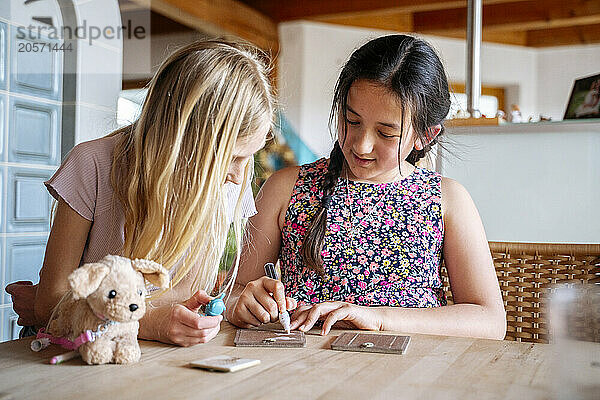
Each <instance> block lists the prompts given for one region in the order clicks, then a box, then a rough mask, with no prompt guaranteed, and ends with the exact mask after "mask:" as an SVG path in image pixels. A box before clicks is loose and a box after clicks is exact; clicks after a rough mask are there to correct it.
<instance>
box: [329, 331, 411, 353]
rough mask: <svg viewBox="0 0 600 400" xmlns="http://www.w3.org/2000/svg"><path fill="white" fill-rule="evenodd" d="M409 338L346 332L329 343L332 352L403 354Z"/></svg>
mask: <svg viewBox="0 0 600 400" xmlns="http://www.w3.org/2000/svg"><path fill="white" fill-rule="evenodd" d="M409 343H410V336H400V335H382V334H373V333H353V332H346V333H342V334H341V335H340V336H338V338H337V339H335V340H334V341H333V343H331V349H332V350H341V351H363V352H368V353H389V354H404V352H405V351H406V349H407V347H408V344H409Z"/></svg>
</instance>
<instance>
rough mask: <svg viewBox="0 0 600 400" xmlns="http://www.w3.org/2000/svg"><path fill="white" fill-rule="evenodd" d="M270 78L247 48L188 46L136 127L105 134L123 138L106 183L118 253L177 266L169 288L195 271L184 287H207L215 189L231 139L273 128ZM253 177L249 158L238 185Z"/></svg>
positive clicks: (218, 202) (216, 246) (220, 239)
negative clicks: (121, 232)
mask: <svg viewBox="0 0 600 400" xmlns="http://www.w3.org/2000/svg"><path fill="white" fill-rule="evenodd" d="M268 73H269V67H268V62H267V58H266V57H265V56H264V55H263V54H260V53H259V52H258V51H257V50H256V49H255V48H253V47H251V46H248V45H243V44H239V43H232V42H228V41H223V40H209V41H199V42H195V43H193V44H190V45H188V46H185V47H183V48H181V49H179V50H177V51H176V52H175V53H174V54H172V55H171V56H170V57H168V58H167V59H166V60H165V61H164V62H163V63H162V65H161V66H160V67H159V70H158V71H157V73H156V74H155V75H154V78H153V79H152V81H151V82H150V84H149V91H148V95H147V97H146V100H145V102H144V104H143V107H142V111H141V114H140V117H139V118H138V120H137V121H136V122H134V123H133V124H132V125H130V126H128V127H125V128H122V129H120V130H118V131H116V132H114V133H113V134H122V136H121V137H120V138H119V139H118V140H117V144H116V147H115V151H114V155H113V167H112V172H111V182H112V185H113V188H114V189H115V193H116V196H117V198H118V199H119V200H120V202H121V203H122V204H123V208H124V214H125V244H124V247H123V255H124V256H127V257H130V258H147V259H150V260H154V261H157V262H159V263H161V264H163V265H164V266H165V267H166V268H168V269H172V268H173V267H174V266H176V265H177V272H176V273H175V275H174V276H173V278H172V281H171V286H175V285H177V283H179V282H180V281H181V280H182V279H183V278H184V277H185V276H186V274H188V272H189V271H190V269H191V268H192V267H193V266H194V265H198V264H199V265H200V268H197V271H198V272H197V274H196V275H195V277H194V281H193V284H192V290H197V289H204V290H206V291H210V290H211V289H212V288H213V287H214V285H215V282H216V277H217V273H218V268H219V261H220V259H221V255H222V252H223V250H224V247H225V243H226V240H227V232H228V228H229V227H228V226H226V222H225V220H226V218H225V208H224V199H223V190H222V187H223V184H224V182H225V179H226V175H227V171H228V168H229V165H230V163H231V161H232V158H233V152H234V146H235V144H236V142H238V141H240V140H247V139H249V138H251V137H252V135H255V134H256V133H257V132H259V131H261V130H264V127H265V124H270V123H272V120H273V114H274V112H273V108H274V98H273V93H272V91H271V86H270V84H269V79H268ZM252 173H253V165H252V161H250V162H249V163H248V165H247V167H246V171H245V179H244V185H247V184H248V181H249V179H250V176H251V175H252ZM244 189H245V188H244V187H243V188H242V190H241V192H240V193H244ZM240 203H241V202H240V199H238V204H237V207H236V210H235V215H234V227H235V232H236V240H237V244H238V246H237V247H238V256H237V259H236V262H235V266H234V270H237V266H238V264H239V249H240V247H241V246H240V242H241V223H240V220H241V217H240V214H241V212H240ZM233 275H234V276H235V272H234V274H233Z"/></svg>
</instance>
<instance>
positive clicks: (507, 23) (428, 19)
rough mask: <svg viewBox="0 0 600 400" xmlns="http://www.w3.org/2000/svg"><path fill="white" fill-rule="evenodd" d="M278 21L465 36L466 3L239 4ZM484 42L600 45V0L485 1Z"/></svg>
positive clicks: (281, 0) (249, 0) (290, 0)
mask: <svg viewBox="0 0 600 400" xmlns="http://www.w3.org/2000/svg"><path fill="white" fill-rule="evenodd" d="M238 3H244V5H246V6H249V7H250V8H252V9H254V10H256V11H258V12H259V13H260V14H263V15H264V16H266V17H268V18H269V19H271V20H272V21H273V22H275V23H279V22H283V21H293V20H299V19H305V20H313V21H321V22H327V23H334V24H342V25H350V26H358V27H367V28H374V29H386V30H393V31H399V32H415V33H421V34H430V35H438V36H445V37H452V38H464V37H465V36H466V24H467V22H466V21H467V8H466V5H467V1H466V0H238ZM482 18H483V41H487V42H494V43H505V44H515V45H521V46H528V47H547V46H565V45H580V44H590V43H600V0H483V17H482Z"/></svg>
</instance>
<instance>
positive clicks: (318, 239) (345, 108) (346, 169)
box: [227, 35, 506, 339]
mask: <svg viewBox="0 0 600 400" xmlns="http://www.w3.org/2000/svg"><path fill="white" fill-rule="evenodd" d="M449 107H450V96H449V91H448V82H447V78H446V74H445V72H444V68H443V66H442V64H441V62H440V60H439V58H438V56H437V55H436V53H435V51H434V50H433V49H432V48H431V47H430V45H429V44H427V43H426V42H424V41H423V40H420V39H417V38H414V37H411V36H405V35H392V36H385V37H381V38H378V39H374V40H372V41H370V42H368V43H367V44H365V45H364V46H362V47H361V48H359V49H358V50H356V51H355V52H354V53H353V54H352V56H351V57H350V59H349V60H348V62H347V63H346V65H345V66H344V68H343V70H342V72H341V74H340V77H339V80H338V82H337V85H336V88H335V94H334V100H333V106H332V110H331V118H330V121H331V125H332V127H333V128H334V129H332V131H333V132H334V133H336V136H337V137H336V142H335V146H334V148H333V151H332V152H331V155H330V157H329V159H321V160H318V161H316V162H314V163H311V164H307V165H303V166H301V167H295V168H288V169H284V170H282V171H279V172H278V173H276V174H274V175H273V176H272V177H271V178H270V179H269V180H268V181H267V182H266V183H265V185H264V186H263V188H262V190H261V192H260V193H259V195H258V197H257V209H258V211H259V213H258V214H257V215H256V216H254V217H253V218H251V219H250V224H249V227H250V228H249V229H250V231H249V234H248V240H247V244H246V245H245V247H244V250H243V254H242V261H241V262H242V264H241V266H240V272H239V275H238V277H237V283H236V287H235V289H234V295H233V296H232V297H231V299H230V300H229V305H230V307H229V308H228V315H227V317H228V319H229V321H231V322H232V323H234V324H236V325H238V326H242V327H249V326H255V325H259V324H261V323H265V322H270V321H276V320H277V316H278V313H279V312H281V311H284V310H293V309H295V311H294V312H293V314H292V329H300V330H302V331H306V330H308V329H311V328H312V327H313V326H314V325H315V324H316V323H317V322H319V323H322V331H321V333H322V334H327V333H328V332H329V330H330V329H331V327H332V326H333V325H334V324H337V325H336V326H345V327H351V328H355V329H356V328H358V329H370V330H396V331H403V332H415V333H429V334H444V335H460V336H476V337H488V338H497V339H502V338H503V337H504V334H505V330H506V322H505V314H504V306H503V303H502V297H501V294H500V289H499V286H498V281H497V278H496V275H495V271H494V267H493V263H492V258H491V255H490V251H489V247H488V244H487V239H486V236H485V232H484V229H483V225H482V223H481V220H480V218H479V215H478V213H477V209H476V208H475V205H474V204H473V201H472V200H471V198H470V196H469V194H468V193H467V191H466V190H465V189H464V188H463V187H462V186H461V185H460V184H459V183H457V182H455V181H453V180H451V179H448V178H444V177H441V176H440V175H439V174H437V173H435V172H432V171H430V170H427V169H424V168H419V167H416V166H415V163H416V162H417V161H418V160H419V159H420V158H422V157H423V156H424V155H425V154H426V153H427V152H428V151H429V150H430V148H431V145H432V144H434V143H435V142H436V140H437V139H438V138H439V135H440V134H442V133H443V131H444V128H443V120H444V118H445V116H446V115H447V114H448V109H449ZM277 260H279V261H280V265H281V271H282V282H283V283H280V282H278V281H275V280H272V279H269V278H267V277H264V276H263V275H264V270H263V265H264V264H265V263H267V262H276V261H277ZM442 260H443V261H444V263H445V265H446V268H447V270H448V275H449V278H450V284H451V289H452V295H453V298H454V304H452V305H447V304H446V299H445V296H444V289H443V285H442V281H441V279H440V273H439V271H440V264H441V262H442Z"/></svg>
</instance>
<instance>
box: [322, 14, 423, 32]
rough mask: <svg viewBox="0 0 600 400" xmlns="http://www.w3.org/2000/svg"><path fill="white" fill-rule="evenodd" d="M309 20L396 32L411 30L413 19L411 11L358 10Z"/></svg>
mask: <svg viewBox="0 0 600 400" xmlns="http://www.w3.org/2000/svg"><path fill="white" fill-rule="evenodd" d="M310 20H311V21H319V22H326V23H330V24H336V25H347V26H357V27H361V28H371V29H383V30H390V31H396V32H412V31H413V23H412V21H413V19H412V14H411V13H396V12H378V11H371V12H358V13H355V14H349V13H346V14H340V15H331V16H320V17H313V18H310Z"/></svg>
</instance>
